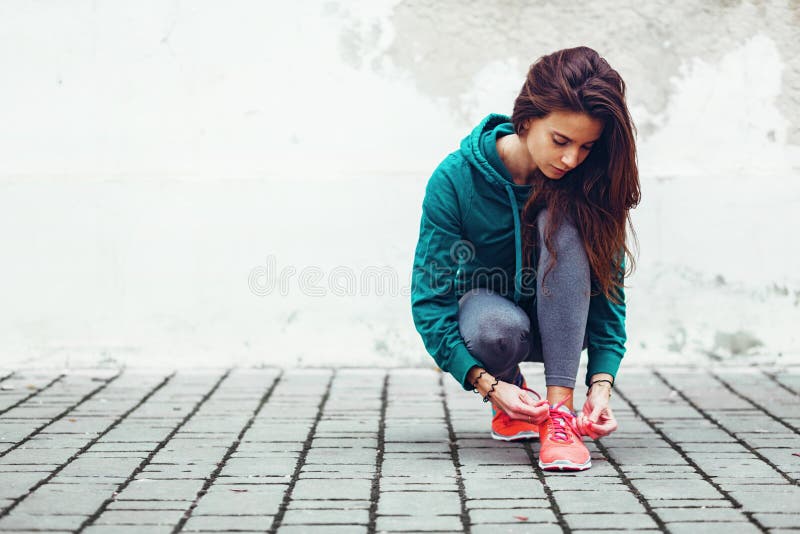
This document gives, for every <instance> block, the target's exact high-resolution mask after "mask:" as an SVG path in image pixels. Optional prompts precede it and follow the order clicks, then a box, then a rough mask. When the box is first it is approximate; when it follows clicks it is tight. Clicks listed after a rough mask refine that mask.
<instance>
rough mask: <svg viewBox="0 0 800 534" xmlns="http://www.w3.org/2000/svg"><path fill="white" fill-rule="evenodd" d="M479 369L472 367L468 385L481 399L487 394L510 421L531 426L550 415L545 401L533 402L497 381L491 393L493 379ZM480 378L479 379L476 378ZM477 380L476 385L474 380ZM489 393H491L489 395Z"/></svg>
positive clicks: (520, 389) (522, 393)
mask: <svg viewBox="0 0 800 534" xmlns="http://www.w3.org/2000/svg"><path fill="white" fill-rule="evenodd" d="M482 371H484V370H483V369H481V368H478V367H473V368H472V369H471V370H470V372H469V374H468V375H467V378H468V380H470V383H471V384H472V385H473V386H475V387H476V389H477V390H478V393H480V395H481V397H485V396H486V395H487V394H489V400H491V401H492V403H494V404H495V405H496V406H497V407H498V408H499V409H501V410H503V411H504V412H505V413H506V414H507V415H508V416H509V417H511V418H512V419H519V420H521V421H527V422H529V423H533V424H537V425H538V424H539V423H542V422H544V420H545V419H547V417H549V415H550V408H549V407H548V405H547V399H540V400H538V401H536V400H534V399H533V398H532V397H531V396H530V395H529V394H528V393H527V392H526V391H525V390H524V389H522V388H520V387H517V386H515V385H514V384H509V383H508V382H503V381H502V380H501V381H498V383H497V385H496V386H494V391H492V384H494V382H495V378H494V377H493V376H492V375H490V374H489V373H488V372H482ZM478 376H480V378H477V377H478ZM476 379H477V383H476V382H475V380H476ZM490 391H491V393H489V392H490Z"/></svg>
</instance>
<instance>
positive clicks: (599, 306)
mask: <svg viewBox="0 0 800 534" xmlns="http://www.w3.org/2000/svg"><path fill="white" fill-rule="evenodd" d="M624 276H625V258H624V256H623V258H622V265H621V266H620V273H619V277H620V278H621V279H623V278H624ZM592 292H593V293H595V292H597V293H599V294H596V295H593V296H592V297H591V298H590V300H589V320H588V323H587V325H586V330H587V332H588V333H589V343H588V352H589V363H588V366H587V369H586V385H587V386H588V385H589V381H590V379H591V378H592V375H594V374H596V373H608V374H610V375H611V376H614V377H616V375H617V371H618V370H619V365H620V362H621V361H622V357H623V356H624V355H625V341H627V334H626V332H625V290H624V289H623V288H621V287H620V288H619V300H620V303H619V304H614V303H613V302H612V301H610V300H609V299H608V298H606V296H605V295H603V293H602V292H600V291H599V288H598V287H597V286H596V284H595V282H594V281H592Z"/></svg>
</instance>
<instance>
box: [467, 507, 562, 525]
mask: <svg viewBox="0 0 800 534" xmlns="http://www.w3.org/2000/svg"><path fill="white" fill-rule="evenodd" d="M469 519H470V521H471V522H472V524H473V525H477V524H481V523H492V524H502V523H510V524H518V523H556V522H557V519H556V515H555V514H554V513H553V511H552V510H550V509H549V508H512V509H507V508H506V509H486V508H484V509H474V510H470V512H469Z"/></svg>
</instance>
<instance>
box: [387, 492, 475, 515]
mask: <svg viewBox="0 0 800 534" xmlns="http://www.w3.org/2000/svg"><path fill="white" fill-rule="evenodd" d="M460 513H461V500H460V498H459V495H458V493H457V492H422V491H419V492H416V491H401V492H381V494H380V497H379V499H378V514H380V515H408V514H411V515H458V514H460Z"/></svg>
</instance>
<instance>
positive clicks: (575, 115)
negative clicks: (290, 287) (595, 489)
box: [411, 47, 640, 470]
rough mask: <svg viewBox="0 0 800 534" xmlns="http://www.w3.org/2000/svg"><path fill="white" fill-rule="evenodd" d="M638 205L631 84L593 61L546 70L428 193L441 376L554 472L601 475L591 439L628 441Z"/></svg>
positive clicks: (421, 281)
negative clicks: (524, 370)
mask: <svg viewBox="0 0 800 534" xmlns="http://www.w3.org/2000/svg"><path fill="white" fill-rule="evenodd" d="M639 196H640V189H639V177H638V170H637V164H636V148H635V141H634V127H633V124H632V121H631V118H630V113H629V111H628V109H627V106H626V102H625V83H624V81H623V80H622V78H621V77H620V75H619V73H617V71H615V70H614V69H612V68H611V67H610V66H609V64H608V63H607V62H606V61H605V60H604V59H603V58H601V57H600V56H599V55H598V54H597V52H595V51H594V50H592V49H590V48H587V47H578V48H571V49H566V50H559V51H557V52H554V53H553V54H550V55H547V56H543V57H541V58H539V59H538V60H537V61H536V63H534V64H533V65H532V66H531V68H530V70H529V72H528V77H527V79H526V81H525V83H524V85H523V87H522V90H521V91H520V93H519V96H518V97H517V99H516V101H515V103H514V110H513V114H512V116H511V117H510V118H509V117H506V116H502V115H489V116H488V117H486V118H485V119H484V120H483V121H481V123H480V124H478V125H477V126H476V127H475V129H474V130H473V131H472V133H471V134H470V135H468V136H467V137H466V138H464V140H463V141H462V142H461V148H460V150H457V151H455V152H453V153H452V154H450V155H449V156H447V158H445V160H444V161H443V162H442V163H441V164H440V165H439V167H438V168H437V169H436V170H435V171H434V173H433V175H432V176H431V178H430V180H429V182H428V185H427V188H426V193H425V199H424V201H423V206H422V221H421V224H420V235H419V242H418V243H417V247H416V251H415V257H414V271H413V276H412V294H411V303H412V314H413V317H414V322H415V324H416V327H417V330H418V331H419V333H420V335H421V336H422V339H423V341H424V343H425V346H426V348H427V350H428V352H430V354H431V355H432V356H433V358H434V360H435V361H436V363H437V364H438V365H439V367H440V368H441V369H442V370H444V371H446V372H449V373H451V374H452V375H453V377H454V378H455V379H456V380H457V381H458V382H459V383H460V384H461V385H462V386H463V387H464V389H466V390H474V391H475V392H477V393H480V395H481V396H482V397H483V400H484V402H488V401H491V403H492V412H493V413H492V422H491V428H492V432H491V435H492V437H494V438H495V439H500V440H506V441H514V440H518V439H525V438H533V437H537V436H538V437H539V439H540V442H541V447H540V452H539V465H540V466H541V467H542V468H543V469H549V470H564V469H566V470H582V469H588V468H589V467H590V466H591V460H590V456H589V451H588V449H587V448H586V446H585V445H584V444H583V441H582V436H589V437H591V438H597V437H600V436H604V435H607V434H609V433H611V432H613V431H614V430H616V428H617V422H616V420H615V418H614V415H613V412H612V411H611V408H610V406H609V399H610V397H611V388H612V386H613V382H614V377H615V376H616V374H617V370H618V369H619V365H620V360H621V359H622V357H623V354H624V352H625V347H624V344H625V340H626V334H625V323H624V321H625V300H624V298H625V297H624V291H623V280H624V275H625V259H626V257H627V258H628V259H629V264H630V266H631V267H632V266H633V257H632V253H631V251H630V250H629V248H628V247H627V245H626V229H627V228H628V226H629V225H630V218H629V210H630V209H631V208H633V207H635V206H636V205H637V204H638V202H639ZM585 348H586V349H588V357H589V360H588V370H587V375H586V380H585V383H586V385H587V386H588V387H589V389H588V391H587V399H586V401H585V402H584V404H583V410H582V414H581V415H577V414H576V413H575V412H574V411H573V404H572V393H573V389H574V387H575V382H576V378H577V373H578V366H579V360H580V354H581V351H582V350H583V349H585ZM522 361H538V362H543V363H544V374H545V381H546V386H547V397H546V399H541V400H536V399H534V398H533V397H532V395H536V396H537V397H538V394H536V393H535V392H533V391H532V390H529V389H528V388H527V384H526V382H525V379H524V378H523V376H522V374H521V373H520V369H519V363H520V362H522Z"/></svg>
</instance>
